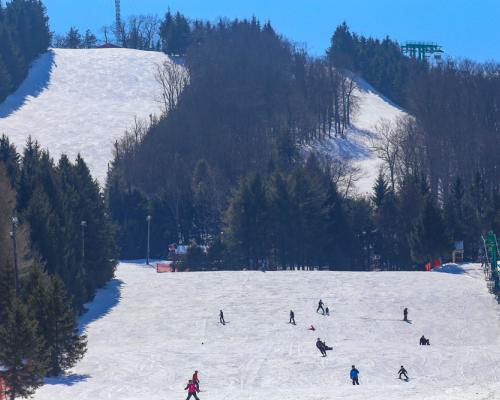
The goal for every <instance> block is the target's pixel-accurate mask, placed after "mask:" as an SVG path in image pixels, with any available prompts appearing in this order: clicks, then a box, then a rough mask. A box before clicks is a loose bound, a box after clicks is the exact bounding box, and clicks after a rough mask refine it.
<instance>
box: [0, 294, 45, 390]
mask: <svg viewBox="0 0 500 400" xmlns="http://www.w3.org/2000/svg"><path fill="white" fill-rule="evenodd" d="M43 345H44V344H43V340H42V339H41V338H40V337H39V336H38V334H37V323H36V321H35V320H34V319H31V318H30V317H29V316H28V313H27V311H26V307H25V306H24V305H23V304H22V303H21V301H20V300H19V299H17V298H15V299H14V300H13V302H12V305H11V307H10V310H9V313H8V317H7V320H6V321H5V323H4V324H3V325H1V326H0V364H1V365H3V366H4V367H6V369H7V370H6V371H5V372H3V378H4V380H5V383H6V386H7V396H8V397H9V398H10V399H12V400H14V399H16V398H18V397H29V396H31V395H33V394H34V392H35V390H36V389H37V388H38V387H39V386H41V385H42V383H43V377H44V376H45V371H46V367H45V363H44V362H43V361H41V360H44V359H45V357H44V351H43Z"/></svg>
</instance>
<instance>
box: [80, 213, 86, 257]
mask: <svg viewBox="0 0 500 400" xmlns="http://www.w3.org/2000/svg"><path fill="white" fill-rule="evenodd" d="M80 226H81V227H82V260H85V228H86V227H87V221H82V222H80Z"/></svg>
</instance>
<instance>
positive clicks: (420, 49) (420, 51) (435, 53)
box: [401, 42, 443, 61]
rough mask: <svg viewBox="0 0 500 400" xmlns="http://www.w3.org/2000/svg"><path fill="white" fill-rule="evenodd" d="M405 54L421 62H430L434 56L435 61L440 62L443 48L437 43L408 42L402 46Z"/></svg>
mask: <svg viewBox="0 0 500 400" xmlns="http://www.w3.org/2000/svg"><path fill="white" fill-rule="evenodd" d="M401 51H402V52H403V54H405V55H407V56H409V57H411V58H415V59H417V60H420V61H424V60H429V58H430V57H431V56H432V57H434V60H435V61H440V60H441V56H442V54H443V48H442V46H440V45H439V44H437V43H431V42H406V43H405V44H404V45H403V46H401Z"/></svg>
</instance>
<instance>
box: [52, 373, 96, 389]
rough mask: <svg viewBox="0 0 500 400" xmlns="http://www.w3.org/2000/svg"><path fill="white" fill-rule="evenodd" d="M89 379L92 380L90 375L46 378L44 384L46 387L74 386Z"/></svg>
mask: <svg viewBox="0 0 500 400" xmlns="http://www.w3.org/2000/svg"><path fill="white" fill-rule="evenodd" d="M88 378H90V375H80V374H71V375H64V376H57V377H54V378H46V379H45V381H44V383H45V384H46V385H65V386H73V385H75V384H77V383H79V382H85V381H86V380H87V379H88Z"/></svg>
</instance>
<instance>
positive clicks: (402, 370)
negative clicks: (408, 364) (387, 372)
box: [398, 365, 409, 380]
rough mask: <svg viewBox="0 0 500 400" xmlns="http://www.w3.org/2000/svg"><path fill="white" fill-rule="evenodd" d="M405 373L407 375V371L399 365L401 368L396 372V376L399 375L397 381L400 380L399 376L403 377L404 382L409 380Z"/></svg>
mask: <svg viewBox="0 0 500 400" xmlns="http://www.w3.org/2000/svg"><path fill="white" fill-rule="evenodd" d="M407 373H408V371H407V370H406V369H405V367H403V366H402V365H401V368H400V369H399V371H398V374H399V379H401V376H403V375H404V377H405V380H408V379H409V378H408V375H406V374H407Z"/></svg>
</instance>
